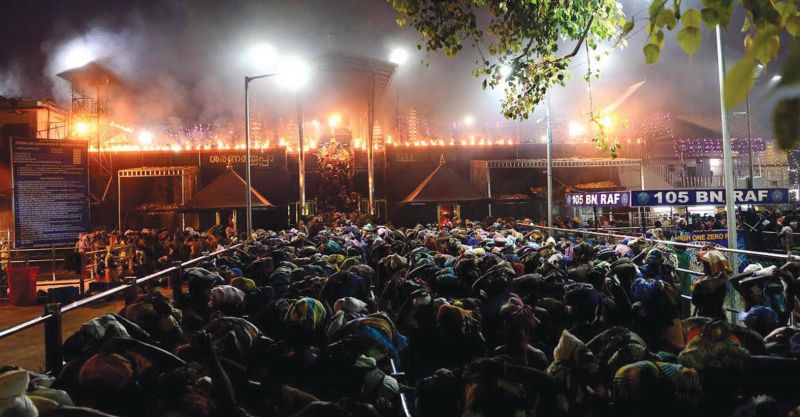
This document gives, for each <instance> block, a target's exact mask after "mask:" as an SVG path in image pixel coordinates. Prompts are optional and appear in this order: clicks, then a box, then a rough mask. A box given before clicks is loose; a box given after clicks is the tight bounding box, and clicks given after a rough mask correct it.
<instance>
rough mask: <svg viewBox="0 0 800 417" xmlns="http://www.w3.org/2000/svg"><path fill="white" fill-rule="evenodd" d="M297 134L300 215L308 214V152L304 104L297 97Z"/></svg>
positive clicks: (298, 96)
mask: <svg viewBox="0 0 800 417" xmlns="http://www.w3.org/2000/svg"><path fill="white" fill-rule="evenodd" d="M297 134H298V145H299V148H300V149H299V152H298V157H297V170H298V188H299V191H300V214H301V215H305V214H306V159H305V158H306V152H305V150H304V149H303V146H304V145H303V103H302V101H301V100H300V95H299V94H298V95H297Z"/></svg>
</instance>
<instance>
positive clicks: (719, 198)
mask: <svg viewBox="0 0 800 417" xmlns="http://www.w3.org/2000/svg"><path fill="white" fill-rule="evenodd" d="M630 193H631V196H630V201H631V207H653V206H702V205H711V206H724V205H725V190H724V189H714V190H641V191H631V192H630ZM733 193H734V198H735V204H786V203H788V202H789V190H788V189H786V188H762V189H753V190H748V189H744V190H734V192H733Z"/></svg>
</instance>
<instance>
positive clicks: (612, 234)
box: [536, 226, 800, 324]
mask: <svg viewBox="0 0 800 417" xmlns="http://www.w3.org/2000/svg"><path fill="white" fill-rule="evenodd" d="M536 228H538V229H542V230H551V231H553V232H556V233H553V234H554V235H557V234H558V233H563V234H581V235H591V236H597V237H603V238H615V239H628V238H639V237H641V234H639V233H635V232H631V233H630V234H620V233H621V231H620V230H618V229H614V230H610V231H605V232H601V231H591V230H585V229H564V228H559V227H547V226H536ZM600 230H602V229H600ZM622 233H624V232H622ZM644 239H645V241H647V242H650V243H662V244H665V245H672V246H682V247H686V248H696V249H702V248H704V247H705V246H704V245H700V244H696V243H685V242H675V241H671V240H661V239H652V238H644ZM716 249H717V250H719V251H720V252H724V253H730V254H736V255H740V254H741V255H746V256H751V257H755V258H758V257H762V258H768V259H774V260H783V261H785V262H791V261H798V260H800V256H798V255H793V254H791V253H785V254H783V253H772V252H757V251H750V250H746V249H732V248H725V247H717V248H716ZM675 270H676V271H677V272H682V273H685V274H690V275H695V276H703V275H705V274H703V273H702V272H699V271H694V270H691V269H685V268H675ZM681 300H682V301H683V302H684V303H689V304H691V301H692V297H691V296H689V295H685V294H682V295H681ZM728 301H729V304H730V298H729V299H728ZM682 307H683V308H684V311H689V309H690V308H691V305H689V306H686V305H684V306H682ZM724 309H725V311H726V312H727V313H730V315H731V318H730V321H731V322H734V323H735V322H736V321H737V320H738V319H737V315H738V314H739V313H741V312H742V310H741V309H739V308H735V307H733V306H731V305H726V306H725V307H724ZM792 321H793V320H792ZM789 324H793V323H789Z"/></svg>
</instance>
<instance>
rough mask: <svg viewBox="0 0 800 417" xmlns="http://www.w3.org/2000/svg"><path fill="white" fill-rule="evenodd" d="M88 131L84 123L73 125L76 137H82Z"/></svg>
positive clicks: (86, 124)
mask: <svg viewBox="0 0 800 417" xmlns="http://www.w3.org/2000/svg"><path fill="white" fill-rule="evenodd" d="M89 130H90V128H89V124H88V123H86V122H76V123H75V133H77V134H78V135H81V136H83V135H85V134H87V133H89Z"/></svg>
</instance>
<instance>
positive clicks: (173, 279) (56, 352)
mask: <svg viewBox="0 0 800 417" xmlns="http://www.w3.org/2000/svg"><path fill="white" fill-rule="evenodd" d="M242 247H243V245H242V244H241V243H240V244H237V245H233V246H230V247H228V248H225V249H221V250H219V251H216V252H213V253H209V254H205V255H203V256H200V257H197V258H194V259H191V260H188V261H186V262H174V263H173V265H172V266H170V267H168V268H166V269H163V270H161V271H158V272H156V273H153V274H150V275H147V276H144V277H142V278H136V277H126V278H125V280H124V283H123V284H122V285H120V286H117V287H114V288H111V289H109V290H107V291H103V292H101V293H98V294H95V295H92V296H90V297H87V298H84V299H81V300H78V301H75V302H73V303H70V304H67V305H65V306H62V305H60V304H58V303H52V304H46V305H45V306H44V314H43V315H42V316H41V317H36V318H34V319H31V320H27V321H24V322H22V323H18V324H16V325H14V326H11V327H9V328H6V329H3V330H0V340H2V339H5V338H6V337H9V336H12V335H14V334H16V333H19V332H21V331H23V330H25V329H28V328H31V327H34V326H37V325H39V324H43V325H44V350H45V358H44V359H45V371H46V372H48V373H57V372H58V371H60V370H61V368H62V367H63V366H64V352H63V350H62V345H63V337H64V335H63V331H62V317H63V315H64V314H66V313H68V312H70V311H73V310H77V309H79V308H81V307H83V306H86V305H89V304H91V303H94V302H97V301H100V300H103V299H105V298H107V297H109V296H112V295H115V294H118V293H123V292H124V293H126V294H127V295H130V296H135V295H136V294H137V286H138V285H140V284H144V283H147V282H150V281H152V280H154V279H157V278H162V277H169V285H170V287H171V288H172V298H173V301H177V300H178V299H179V298H180V297H181V294H182V291H183V278H182V277H183V270H184V269H185V268H189V267H192V266H194V265H196V264H198V263H202V262H205V261H207V260H210V259H214V258H216V257H218V256H220V255H222V254H225V253H228V252H231V251H234V250H237V249H240V248H242ZM370 294H371V296H372V298H373V299H374V298H375V294H374V292H372V291H370ZM389 364H390V367H391V375H392V376H393V377H395V378H402V377H404V376H405V373H404V372H402V371H400V370H399V369H398V368H397V365H396V364H395V362H394V360H392V359H389ZM2 365H4V364H0V366H2ZM399 397H400V407H401V411H402V415H403V417H411V412H410V411H409V402H408V398H407V397H406V394H405V393H404V392H402V391H401V392H400V395H399Z"/></svg>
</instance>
